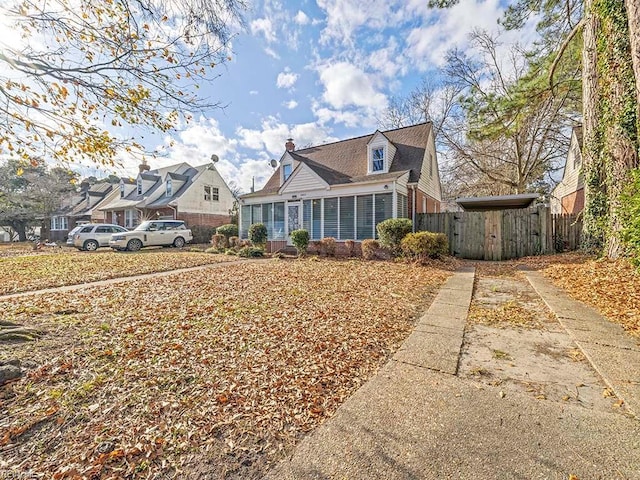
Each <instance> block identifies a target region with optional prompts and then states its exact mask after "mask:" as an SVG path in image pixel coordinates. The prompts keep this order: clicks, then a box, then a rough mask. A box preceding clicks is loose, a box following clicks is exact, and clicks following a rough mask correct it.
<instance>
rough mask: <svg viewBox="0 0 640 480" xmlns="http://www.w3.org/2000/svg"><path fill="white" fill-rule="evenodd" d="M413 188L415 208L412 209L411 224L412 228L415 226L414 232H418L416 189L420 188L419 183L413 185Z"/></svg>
mask: <svg viewBox="0 0 640 480" xmlns="http://www.w3.org/2000/svg"><path fill="white" fill-rule="evenodd" d="M411 187H412V190H413V198H412V199H411V200H412V203H413V210H412V211H411V224H412V228H413V233H416V204H417V201H416V191H417V189H418V186H417V185H411Z"/></svg>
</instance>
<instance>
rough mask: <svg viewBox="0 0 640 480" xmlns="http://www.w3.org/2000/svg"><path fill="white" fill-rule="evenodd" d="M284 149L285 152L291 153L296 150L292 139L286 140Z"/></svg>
mask: <svg viewBox="0 0 640 480" xmlns="http://www.w3.org/2000/svg"><path fill="white" fill-rule="evenodd" d="M284 148H286V149H287V152H293V151H294V150H295V149H296V145H295V143H293V138H287V143H285V144H284Z"/></svg>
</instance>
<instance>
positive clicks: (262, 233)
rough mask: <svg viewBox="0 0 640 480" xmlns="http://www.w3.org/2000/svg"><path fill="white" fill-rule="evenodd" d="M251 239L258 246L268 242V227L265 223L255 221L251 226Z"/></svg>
mask: <svg viewBox="0 0 640 480" xmlns="http://www.w3.org/2000/svg"><path fill="white" fill-rule="evenodd" d="M249 240H250V241H251V244H252V245H254V246H256V247H262V249H263V250H264V246H265V245H266V244H267V227H266V226H265V224H264V223H254V224H253V225H251V226H250V227H249Z"/></svg>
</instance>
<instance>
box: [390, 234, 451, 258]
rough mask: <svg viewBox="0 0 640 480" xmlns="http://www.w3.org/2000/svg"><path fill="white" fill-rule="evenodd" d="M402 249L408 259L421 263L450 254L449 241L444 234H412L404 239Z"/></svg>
mask: <svg viewBox="0 0 640 480" xmlns="http://www.w3.org/2000/svg"><path fill="white" fill-rule="evenodd" d="M401 247H402V252H403V253H404V255H405V256H406V257H407V258H409V259H411V260H416V261H419V262H425V261H427V260H428V259H430V258H440V257H444V256H446V255H448V254H449V240H448V238H447V236H446V235H445V234H444V233H433V232H417V233H410V234H409V235H407V236H406V237H404V238H403V239H402V242H401Z"/></svg>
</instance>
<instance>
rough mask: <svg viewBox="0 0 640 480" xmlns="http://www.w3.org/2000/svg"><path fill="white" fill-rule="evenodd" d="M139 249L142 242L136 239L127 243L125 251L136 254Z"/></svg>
mask: <svg viewBox="0 0 640 480" xmlns="http://www.w3.org/2000/svg"><path fill="white" fill-rule="evenodd" d="M141 248H142V242H141V241H140V240H138V239H137V238H134V239H133V240H129V243H127V250H129V251H130V252H137V251H138V250H140V249H141Z"/></svg>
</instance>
